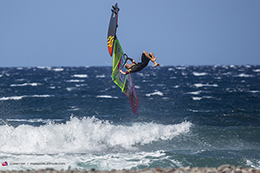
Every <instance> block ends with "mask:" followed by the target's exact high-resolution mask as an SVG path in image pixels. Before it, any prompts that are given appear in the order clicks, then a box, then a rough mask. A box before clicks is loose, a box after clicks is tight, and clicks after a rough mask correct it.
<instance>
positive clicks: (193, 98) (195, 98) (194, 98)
mask: <svg viewBox="0 0 260 173" xmlns="http://www.w3.org/2000/svg"><path fill="white" fill-rule="evenodd" d="M201 99H202V97H192V100H201Z"/></svg>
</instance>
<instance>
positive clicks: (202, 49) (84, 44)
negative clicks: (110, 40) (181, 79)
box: [0, 0, 260, 67]
mask: <svg viewBox="0 0 260 173" xmlns="http://www.w3.org/2000/svg"><path fill="white" fill-rule="evenodd" d="M116 2H118V5H119V8H120V11H119V19H118V29H117V37H118V39H119V41H120V43H121V45H122V48H123V50H124V52H125V53H127V54H128V56H129V57H132V58H133V59H135V60H136V61H140V58H141V54H142V51H144V50H145V51H147V52H148V53H149V52H153V53H154V54H155V56H157V57H158V59H157V61H158V63H161V64H162V65H163V66H178V65H260V20H259V18H260V10H259V9H260V1H259V0H131V1H130V0H128V1H126V0H118V1H115V0H0V67H21V66H26V67H27V66H112V62H113V60H112V58H111V57H110V56H109V54H108V50H107V30H108V24H109V20H110V15H111V10H110V9H111V6H112V5H114V4H115V3H116ZM150 65H152V63H150Z"/></svg>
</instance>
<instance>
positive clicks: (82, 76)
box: [73, 74, 88, 78]
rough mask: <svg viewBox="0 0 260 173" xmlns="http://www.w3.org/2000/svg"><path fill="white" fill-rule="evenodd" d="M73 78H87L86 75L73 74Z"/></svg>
mask: <svg viewBox="0 0 260 173" xmlns="http://www.w3.org/2000/svg"><path fill="white" fill-rule="evenodd" d="M73 77H77V78H88V75H87V74H74V75H73Z"/></svg>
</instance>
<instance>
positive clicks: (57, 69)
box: [53, 68, 64, 72]
mask: <svg viewBox="0 0 260 173" xmlns="http://www.w3.org/2000/svg"><path fill="white" fill-rule="evenodd" d="M63 70H64V69H63V68H54V69H53V71H56V72H59V71H63Z"/></svg>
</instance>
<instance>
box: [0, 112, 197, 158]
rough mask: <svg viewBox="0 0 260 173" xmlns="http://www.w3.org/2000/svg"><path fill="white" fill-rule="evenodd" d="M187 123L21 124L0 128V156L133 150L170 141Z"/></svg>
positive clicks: (88, 120)
mask: <svg viewBox="0 0 260 173" xmlns="http://www.w3.org/2000/svg"><path fill="white" fill-rule="evenodd" d="M191 126H192V124H191V123H189V122H183V123H180V124H175V125H162V124H156V123H133V124H132V125H115V124H113V123H109V122H108V121H101V120H99V119H97V118H94V117H92V118H83V119H81V120H80V119H78V118H75V117H74V118H71V119H70V121H68V122H66V123H65V124H53V123H48V124H46V125H42V126H39V127H36V126H30V125H20V126H18V127H12V126H8V125H2V126H0V131H1V132H4V133H0V153H6V154H8V153H10V154H59V153H96V152H98V151H102V152H105V151H110V150H111V149H113V148H114V149H118V148H121V149H124V150H125V151H127V150H129V151H131V150H133V149H135V147H136V145H145V144H149V143H152V142H154V141H160V140H172V139H173V138H175V137H176V136H178V135H181V134H183V133H187V132H189V130H190V127H191Z"/></svg>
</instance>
